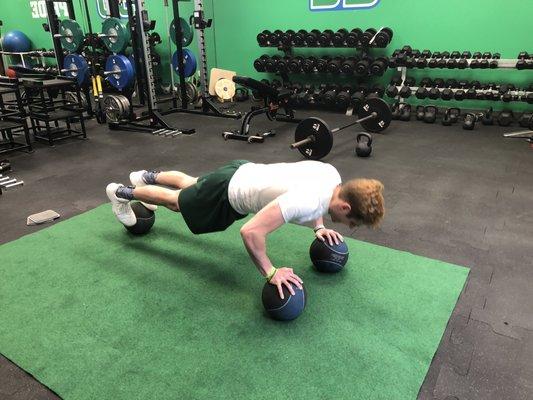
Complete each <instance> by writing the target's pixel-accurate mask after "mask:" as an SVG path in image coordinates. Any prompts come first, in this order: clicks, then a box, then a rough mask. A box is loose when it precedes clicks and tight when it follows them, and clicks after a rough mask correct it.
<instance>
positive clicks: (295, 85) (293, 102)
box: [287, 83, 303, 105]
mask: <svg viewBox="0 0 533 400" xmlns="http://www.w3.org/2000/svg"><path fill="white" fill-rule="evenodd" d="M287 89H289V90H290V91H291V92H292V93H291V96H290V97H289V102H290V104H291V105H296V101H297V100H296V99H297V97H298V94H299V93H300V92H301V91H302V90H303V86H302V84H301V83H293V84H292V85H288V87H287Z"/></svg>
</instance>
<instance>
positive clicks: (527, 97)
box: [395, 47, 533, 126]
mask: <svg viewBox="0 0 533 400" xmlns="http://www.w3.org/2000/svg"><path fill="white" fill-rule="evenodd" d="M404 49H405V47H404ZM491 57H492V56H491ZM438 59H439V60H442V59H444V58H438ZM447 59H448V60H449V58H447ZM483 59H485V60H487V61H488V63H489V67H485V68H479V67H477V68H471V66H472V63H479V62H480V58H467V59H465V60H466V66H465V67H464V68H460V70H467V69H481V70H487V69H488V70H494V69H515V70H520V69H519V68H517V65H518V63H519V62H520V61H521V60H522V61H523V59H500V58H499V57H498V58H483ZM493 62H494V64H493V65H492V66H490V65H491V64H492V63H493ZM496 63H497V64H496ZM415 65H416V61H415ZM442 65H443V66H442V67H440V68H429V67H428V66H427V65H426V66H425V67H424V68H419V67H413V69H415V68H416V69H426V68H428V69H430V70H434V69H445V70H450V68H449V67H447V64H446V63H444V64H442ZM495 65H497V67H496V68H495ZM397 69H398V71H399V72H401V82H402V83H401V85H396V90H397V91H398V95H397V96H396V97H395V98H396V100H397V101H398V106H399V107H402V106H404V105H406V103H405V102H403V100H404V98H402V97H401V96H400V94H399V92H400V91H401V90H402V89H403V88H405V87H409V89H410V91H411V92H413V93H414V92H416V91H417V90H418V89H419V87H418V86H416V85H414V86H411V85H406V82H407V80H408V77H407V74H408V70H409V69H411V68H408V67H407V66H398V67H397ZM525 69H529V68H525ZM439 89H441V90H439V97H438V98H437V99H434V100H439V99H440V92H441V91H442V89H444V88H439ZM448 89H450V90H451V92H452V94H453V95H454V96H455V93H456V92H458V91H459V90H462V89H460V88H448ZM498 89H499V87H495V88H494V87H493V88H489V89H476V90H475V95H476V98H466V99H465V100H481V101H504V102H506V103H508V102H510V101H522V102H526V103H528V104H533V92H532V91H530V90H510V91H507V90H506V91H505V92H504V93H502V92H500V91H499V90H498ZM487 93H490V96H489V97H490V98H486V95H487ZM505 93H507V94H508V96H505V97H504V95H505ZM481 95H482V97H483V98H477V97H478V96H480V97H481ZM509 96H510V97H509ZM450 100H453V99H450ZM434 107H435V106H434ZM435 108H436V109H437V110H438V108H439V107H435ZM489 111H490V112H492V109H491V110H489ZM468 114H469V115H474V116H475V117H476V118H478V117H482V116H483V115H484V114H485V112H481V113H468ZM511 117H512V112H511ZM507 123H508V124H510V123H512V121H505V123H504V126H507V125H508V124H507ZM522 126H524V125H522Z"/></svg>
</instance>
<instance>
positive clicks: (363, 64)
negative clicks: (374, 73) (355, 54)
mask: <svg viewBox="0 0 533 400" xmlns="http://www.w3.org/2000/svg"><path fill="white" fill-rule="evenodd" d="M373 61H374V60H373V59H372V58H370V57H368V56H364V57H363V58H361V59H360V60H359V61H358V62H357V64H356V65H355V73H356V74H357V75H360V76H366V75H368V72H369V69H370V64H372V62H373Z"/></svg>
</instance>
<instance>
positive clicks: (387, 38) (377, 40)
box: [372, 28, 394, 48]
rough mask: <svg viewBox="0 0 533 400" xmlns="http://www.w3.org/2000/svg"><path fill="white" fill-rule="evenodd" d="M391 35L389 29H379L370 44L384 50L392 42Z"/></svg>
mask: <svg viewBox="0 0 533 400" xmlns="http://www.w3.org/2000/svg"><path fill="white" fill-rule="evenodd" d="M393 35H394V34H393V32H392V29H391V28H381V29H380V30H379V31H378V32H377V33H376V35H375V36H374V38H373V39H372V44H374V46H375V47H380V48H385V47H387V46H388V45H389V43H390V42H391V41H392V37H393Z"/></svg>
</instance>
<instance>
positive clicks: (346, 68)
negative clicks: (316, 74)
mask: <svg viewBox="0 0 533 400" xmlns="http://www.w3.org/2000/svg"><path fill="white" fill-rule="evenodd" d="M358 61H359V58H358V57H347V58H346V59H344V61H343V62H342V64H341V72H342V73H343V74H348V75H353V74H354V73H355V66H356V65H357V62H358Z"/></svg>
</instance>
